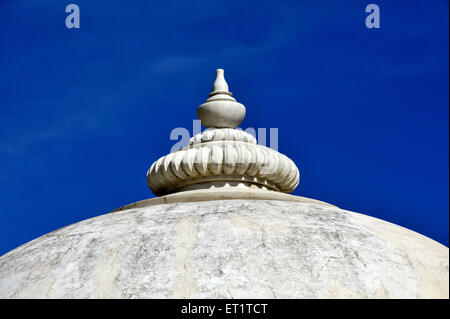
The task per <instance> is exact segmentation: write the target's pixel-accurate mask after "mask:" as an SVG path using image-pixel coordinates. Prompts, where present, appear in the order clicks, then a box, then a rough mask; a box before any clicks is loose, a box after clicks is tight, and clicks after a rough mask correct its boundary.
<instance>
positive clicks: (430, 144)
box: [0, 0, 449, 254]
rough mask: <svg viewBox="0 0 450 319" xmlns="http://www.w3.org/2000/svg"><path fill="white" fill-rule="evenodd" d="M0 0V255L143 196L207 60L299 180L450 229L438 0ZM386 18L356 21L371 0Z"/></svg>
mask: <svg viewBox="0 0 450 319" xmlns="http://www.w3.org/2000/svg"><path fill="white" fill-rule="evenodd" d="M69 3H71V2H68V1H67V2H65V1H61V0H58V1H56V0H29V1H26V0H22V1H18V0H17V1H12V0H6V1H5V0H1V1H0V194H1V203H2V205H1V206H2V207H1V209H0V254H3V253H6V252H7V251H9V250H11V249H13V248H15V247H17V246H19V245H21V244H23V243H25V242H27V241H29V240H32V239H34V238H36V237H38V236H41V235H43V234H45V233H48V232H50V231H53V230H55V229H57V228H59V227H63V226H65V225H68V224H71V223H75V222H77V221H81V220H83V219H86V218H90V217H94V216H97V215H100V214H104V213H107V212H109V211H111V210H112V209H114V208H117V207H119V206H123V205H125V204H128V203H132V202H135V201H138V200H142V199H145V198H150V197H153V196H154V195H153V194H152V193H151V192H150V190H149V189H148V188H147V185H146V179H145V175H146V171H147V169H148V168H149V167H150V165H151V163H152V162H153V161H154V160H156V159H157V158H159V157H160V156H162V155H165V154H167V153H168V152H169V150H170V148H171V146H172V145H173V144H174V143H175V141H171V140H170V139H169V135H170V132H171V131H172V129H174V128H176V127H186V128H188V129H190V130H192V128H191V127H192V120H194V119H196V115H195V114H196V108H197V106H198V105H200V104H201V103H203V102H204V101H205V99H206V98H207V97H208V93H209V92H210V90H211V86H212V83H213V81H214V76H215V69H216V68H224V69H225V75H226V78H227V81H228V84H229V86H230V90H231V91H232V92H233V93H234V96H235V97H236V98H237V100H238V101H239V102H241V103H243V104H244V105H245V106H246V108H247V116H246V118H245V120H244V122H243V123H242V127H243V128H246V127H254V128H258V127H261V128H268V129H269V128H271V127H276V128H278V130H279V138H278V143H279V151H280V152H282V153H284V154H286V155H288V156H289V157H290V158H292V159H293V160H294V161H295V163H296V164H297V166H298V167H299V169H300V173H301V180H300V185H299V187H298V188H297V189H296V191H295V192H294V194H295V195H300V196H306V197H311V198H315V199H320V200H323V201H326V202H329V203H332V204H335V205H337V206H339V207H341V208H345V209H348V210H353V211H357V212H362V213H365V214H367V215H370V216H374V217H378V218H381V219H385V220H388V221H390V222H393V223H396V224H398V225H401V226H404V227H407V228H410V229H412V230H414V231H417V232H419V233H421V234H424V235H426V236H428V237H431V238H433V239H435V240H437V241H439V242H441V243H443V244H444V245H446V246H448V242H449V213H448V211H449V197H448V191H449V170H448V168H449V166H448V164H449V148H448V142H449V141H448V138H449V134H448V133H449V120H448V118H449V114H448V113H449V107H448V103H449V92H448V85H449V83H448V81H449V65H448V57H449V43H448V36H449V35H448V27H449V25H448V11H449V8H448V1H408V2H406V1H376V2H364V1H213V0H208V1H132V2H130V1H122V0H116V1H103V0H96V1H92V0H91V1H87V0H74V1H72V3H76V4H78V5H79V7H80V11H81V28H80V29H67V28H66V27H65V18H66V16H67V13H65V7H66V5H67V4H69ZM369 3H376V4H378V5H379V7H380V9H381V28H380V29H367V28H366V27H365V23H364V21H365V18H366V16H367V13H365V7H366V5H367V4H369Z"/></svg>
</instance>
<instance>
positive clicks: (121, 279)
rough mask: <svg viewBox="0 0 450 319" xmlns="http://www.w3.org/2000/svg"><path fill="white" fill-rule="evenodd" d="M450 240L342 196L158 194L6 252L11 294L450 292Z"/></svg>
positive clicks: (7, 294) (5, 291) (0, 279)
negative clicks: (341, 204) (362, 209)
mask: <svg viewBox="0 0 450 319" xmlns="http://www.w3.org/2000/svg"><path fill="white" fill-rule="evenodd" d="M448 258H449V255H448V248H446V247H444V246H442V245H440V244H439V243H437V242H435V241H433V240H431V239H429V238H426V237H424V236H422V235H419V234H417V233H415V232H412V231H410V230H407V229H405V228H402V227H399V226H396V225H393V224H390V223H387V222H384V221H382V220H379V219H375V218H371V217H368V216H364V215H360V214H357V213H353V212H349V211H345V210H341V209H339V208H336V207H332V206H325V205H317V204H310V203H301V202H287V201H275V200H220V201H206V202H192V203H173V204H165V205H154V206H148V207H142V208H136V209H128V210H123V211H120V212H115V213H111V214H106V215H102V216H99V217H96V218H92V219H88V220H85V221H82V222H79V223H76V224H73V225H70V226H67V227H65V228H62V229H59V230H57V231H54V232H52V233H49V234H47V235H45V236H42V237H40V238H38V239H36V240H33V241H31V242H29V243H27V244H25V245H23V246H21V247H19V248H17V249H15V250H13V251H11V252H9V253H8V254H6V255H4V256H2V257H0V298H30V297H31V298H36V297H37V298H232V297H233V298H367V297H368V298H448V282H449V277H448Z"/></svg>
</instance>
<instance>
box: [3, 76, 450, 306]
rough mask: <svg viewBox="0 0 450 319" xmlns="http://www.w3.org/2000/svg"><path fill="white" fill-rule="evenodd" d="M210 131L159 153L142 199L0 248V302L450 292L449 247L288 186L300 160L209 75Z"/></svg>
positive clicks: (205, 118)
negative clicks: (261, 130)
mask: <svg viewBox="0 0 450 319" xmlns="http://www.w3.org/2000/svg"><path fill="white" fill-rule="evenodd" d="M209 96H210V97H209V98H208V99H207V100H206V102H205V103H203V104H201V105H200V106H199V108H198V109H197V114H198V117H199V118H200V120H201V122H202V124H203V125H204V126H205V127H206V128H207V130H206V131H204V132H201V133H199V134H197V135H195V136H194V137H193V138H192V139H191V140H190V142H189V144H188V145H187V146H186V147H184V148H182V149H180V150H177V151H174V152H172V153H170V154H168V155H165V156H162V157H161V158H159V159H158V160H156V161H155V162H154V163H153V164H152V165H151V166H150V168H149V170H148V172H147V184H148V186H149V188H150V189H151V190H152V191H153V193H155V194H156V195H157V196H159V197H156V198H152V199H147V200H143V201H140V202H137V203H133V204H130V205H127V206H124V207H121V208H118V209H116V210H114V211H113V212H111V213H108V214H105V215H101V216H98V217H95V218H91V219H87V220H84V221H81V222H79V223H76V224H73V225H70V226H67V227H64V228H61V229H59V230H56V231H54V232H52V233H49V234H47V235H44V236H42V237H40V238H37V239H35V240H33V241H31V242H29V243H27V244H25V245H22V246H21V247H19V248H16V249H14V250H13V251H11V252H9V253H7V254H5V255H3V256H2V257H0V298H448V297H449V287H448V282H449V254H448V248H446V247H445V246H443V245H441V244H439V243H437V242H435V241H433V240H431V239H429V238H427V237H424V236H422V235H420V234H417V233H415V232H413V231H410V230H408V229H405V228H402V227H399V226H396V225H393V224H391V223H388V222H385V221H382V220H379V219H376V218H372V217H369V216H366V215H361V214H358V213H354V212H350V211H346V210H343V209H340V208H338V207H336V206H333V205H330V204H328V203H324V202H321V201H318V200H314V199H309V198H305V197H299V196H292V195H289V194H290V193H291V192H292V191H293V190H294V189H295V188H296V187H297V186H298V185H299V182H300V173H299V169H298V168H297V166H296V164H295V163H294V162H293V161H292V160H291V159H289V158H288V157H287V156H285V155H283V154H281V153H279V152H278V151H276V150H273V149H271V148H268V147H265V146H262V145H259V144H257V143H256V140H255V138H254V137H253V136H251V135H250V134H249V133H247V132H245V131H242V130H239V129H238V128H237V126H238V125H239V124H240V123H241V121H242V120H243V118H244V116H245V114H246V109H245V106H244V105H242V104H241V103H239V102H237V101H236V99H235V98H233V97H232V94H231V93H230V92H229V91H228V84H227V83H226V81H225V78H224V71H223V70H222V69H219V70H217V73H216V80H215V82H214V85H213V91H212V92H211V93H210V94H209Z"/></svg>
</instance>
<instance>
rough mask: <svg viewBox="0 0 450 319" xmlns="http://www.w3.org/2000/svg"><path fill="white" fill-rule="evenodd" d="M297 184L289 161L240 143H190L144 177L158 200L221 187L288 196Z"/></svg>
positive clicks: (251, 144)
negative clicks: (162, 196) (176, 194)
mask: <svg viewBox="0 0 450 319" xmlns="http://www.w3.org/2000/svg"><path fill="white" fill-rule="evenodd" d="M218 131H219V130H218ZM216 133H217V132H216ZM223 133H225V132H223ZM241 133H242V132H241ZM225 134H226V133H225ZM245 134H247V133H245ZM199 135H200V134H199ZM248 135H250V134H248ZM210 136H213V135H210ZM214 136H216V137H217V135H214ZM222 136H226V135H222ZM243 136H245V135H244V134H243V135H241V137H243ZM250 136H251V135H250ZM251 137H252V136H251ZM199 138H200V137H194V140H195V139H199ZM191 141H192V140H191ZM298 182H299V171H298V169H297V167H296V166H295V164H294V162H292V160H290V159H289V158H288V157H286V156H285V155H283V154H280V153H278V152H277V151H274V150H272V149H270V148H268V147H265V146H261V145H258V144H256V143H251V142H250V143H249V142H243V141H239V140H237V141H236V140H235V141H233V140H219V141H214V140H211V141H208V142H204V143H192V144H191V145H190V146H188V147H187V148H184V149H181V150H178V151H176V152H173V153H170V154H168V155H166V156H163V157H161V158H160V159H159V160H157V161H156V162H155V163H153V165H152V166H151V167H150V169H149V170H148V173H147V183H148V186H149V187H150V189H151V190H152V191H153V192H154V193H155V194H156V195H159V196H161V195H165V194H169V193H173V192H177V191H181V190H187V189H192V188H210V187H221V186H250V187H251V186H253V187H259V188H265V189H269V190H274V191H279V192H283V193H291V192H292V191H293V190H294V189H295V187H297V185H298ZM193 185H196V186H197V187H193ZM199 186H200V187H199Z"/></svg>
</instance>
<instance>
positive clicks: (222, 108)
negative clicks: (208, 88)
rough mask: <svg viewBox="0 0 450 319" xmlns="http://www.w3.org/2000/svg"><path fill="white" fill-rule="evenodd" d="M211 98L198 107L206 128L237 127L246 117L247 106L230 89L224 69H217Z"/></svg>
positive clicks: (198, 113) (198, 112) (200, 117)
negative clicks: (234, 96)
mask: <svg viewBox="0 0 450 319" xmlns="http://www.w3.org/2000/svg"><path fill="white" fill-rule="evenodd" d="M209 96H210V97H209V99H207V100H206V102H205V103H203V104H202V105H200V106H199V107H198V109H197V117H198V118H199V119H200V121H201V122H202V125H203V126H204V127H206V128H211V127H213V128H236V127H238V126H239V124H241V122H242V120H243V119H244V117H245V107H244V105H242V104H241V103H238V102H236V100H235V99H234V98H233V97H232V96H233V94H231V93H230V92H229V91H228V84H227V82H226V81H225V77H224V71H223V70H222V69H217V71H216V81H215V82H214V85H213V91H212V92H211V93H209Z"/></svg>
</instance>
